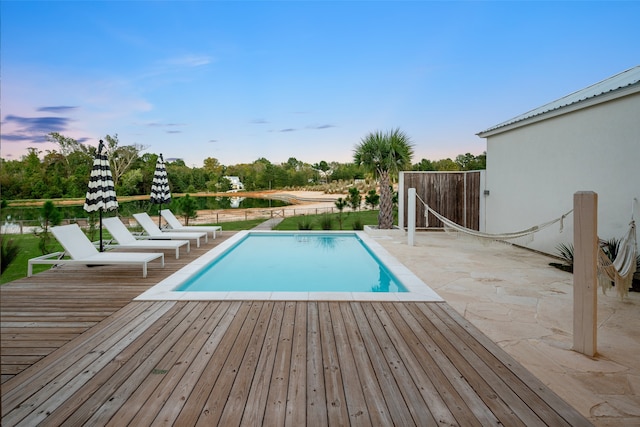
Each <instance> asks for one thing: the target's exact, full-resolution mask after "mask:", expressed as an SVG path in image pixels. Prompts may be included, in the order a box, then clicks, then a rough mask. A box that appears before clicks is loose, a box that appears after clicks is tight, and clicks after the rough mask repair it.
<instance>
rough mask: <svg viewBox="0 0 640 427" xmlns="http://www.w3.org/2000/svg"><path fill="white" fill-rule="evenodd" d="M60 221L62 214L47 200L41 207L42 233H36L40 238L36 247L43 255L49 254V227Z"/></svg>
mask: <svg viewBox="0 0 640 427" xmlns="http://www.w3.org/2000/svg"><path fill="white" fill-rule="evenodd" d="M61 220H62V214H61V213H60V210H59V209H58V208H57V207H56V206H55V205H54V204H53V202H52V201H51V200H47V201H46V202H44V204H43V205H42V224H41V226H42V231H41V232H40V233H36V235H37V236H38V237H39V238H40V241H39V242H38V247H39V248H40V251H42V254H43V255H46V254H48V253H49V241H50V240H51V236H50V235H49V227H50V226H54V225H58V224H60V221H61Z"/></svg>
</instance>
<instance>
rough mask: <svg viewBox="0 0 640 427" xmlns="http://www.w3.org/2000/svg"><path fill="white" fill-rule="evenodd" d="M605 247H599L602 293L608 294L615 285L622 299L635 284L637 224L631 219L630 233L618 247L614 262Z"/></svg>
mask: <svg viewBox="0 0 640 427" xmlns="http://www.w3.org/2000/svg"><path fill="white" fill-rule="evenodd" d="M603 246H604V245H602V244H600V245H599V247H598V282H599V284H600V288H602V292H603V293H606V291H608V290H609V289H611V287H612V286H613V285H615V287H616V291H617V292H618V295H619V296H620V298H624V297H625V296H627V294H628V293H629V288H631V285H632V283H633V274H634V273H635V272H636V268H637V263H638V260H637V259H638V245H637V242H636V223H635V221H634V220H633V218H631V223H630V224H629V231H628V232H627V234H626V235H625V236H624V237H623V238H622V239H621V240H620V242H619V243H618V245H617V249H618V250H617V254H616V257H615V259H614V260H613V261H612V260H611V258H610V257H609V255H607V253H606V252H605V251H604V248H603Z"/></svg>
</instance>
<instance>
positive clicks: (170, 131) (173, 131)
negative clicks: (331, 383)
mask: <svg viewBox="0 0 640 427" xmlns="http://www.w3.org/2000/svg"><path fill="white" fill-rule="evenodd" d="M167 133H182V131H181V130H168V131H167Z"/></svg>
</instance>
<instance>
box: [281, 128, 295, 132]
mask: <svg viewBox="0 0 640 427" xmlns="http://www.w3.org/2000/svg"><path fill="white" fill-rule="evenodd" d="M296 130H297V129H293V128H286V129H280V130H279V131H278V132H295V131H296Z"/></svg>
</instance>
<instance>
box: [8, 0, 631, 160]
mask: <svg viewBox="0 0 640 427" xmlns="http://www.w3.org/2000/svg"><path fill="white" fill-rule="evenodd" d="M0 8H1V10H0V11H1V20H2V21H1V42H0V43H1V51H0V72H1V81H0V85H1V88H0V89H1V96H2V97H1V112H0V114H1V120H2V129H1V141H0V142H1V149H0V150H1V151H0V155H1V156H2V157H3V158H5V159H19V158H20V156H22V155H24V154H25V153H26V150H27V147H35V148H37V149H39V150H41V151H43V152H46V150H50V149H54V148H55V146H54V145H51V144H49V143H46V142H44V135H46V134H47V133H49V132H54V131H55V132H59V133H61V134H63V135H65V136H69V137H73V138H75V139H77V140H78V141H80V142H83V143H87V144H92V145H96V146H97V144H98V140H99V139H100V138H103V137H104V136H105V135H106V134H109V135H115V134H117V135H118V137H119V141H120V143H121V144H122V145H129V144H134V143H135V144H140V145H142V146H144V147H146V150H145V152H149V153H163V154H164V157H165V159H173V158H182V159H184V160H185V162H186V163H187V165H189V166H197V167H201V166H202V161H203V160H204V159H205V158H207V157H215V158H217V159H218V160H219V161H220V162H221V163H222V164H225V165H232V164H236V163H250V162H253V161H254V160H256V159H258V158H260V157H265V158H267V159H268V160H270V161H272V162H273V163H280V162H285V161H286V160H287V159H288V158H289V157H295V158H297V159H298V160H302V161H304V162H308V163H316V162H319V161H321V160H326V161H329V162H330V161H339V162H348V161H351V160H352V157H353V149H354V146H355V145H356V144H357V143H358V142H359V141H360V139H361V138H362V137H364V136H365V135H366V134H367V133H368V132H371V131H375V130H387V129H392V128H396V127H399V128H400V129H402V130H403V131H405V132H406V133H407V134H408V135H409V136H410V137H411V139H412V141H413V143H414V144H415V156H414V162H418V161H419V160H420V159H422V158H427V159H430V160H438V159H442V158H446V157H451V158H455V156H456V155H458V154H464V153H467V152H470V153H472V154H480V153H482V152H483V151H485V149H486V146H485V140H484V139H481V138H479V137H478V136H476V133H478V132H480V131H482V130H485V129H487V128H489V127H491V126H493V125H495V124H498V123H501V122H503V121H505V120H507V119H510V118H512V117H514V116H517V115H519V114H522V113H524V112H526V111H529V110H531V109H533V108H536V107H538V106H540V105H542V104H545V103H547V102H550V101H553V100H555V99H557V98H560V97H562V96H564V95H566V94H568V93H570V92H573V91H576V90H579V89H582V88H584V87H586V86H588V85H591V84H593V83H596V82H598V81H600V80H603V79H605V78H607V77H610V76H612V75H614V74H617V73H619V72H621V71H624V70H626V69H628V68H631V67H633V66H635V65H638V63H640V43H638V40H640V25H638V17H640V2H635V1H627V2H615V1H602V2H597V1H591V2H580V1H571V2H551V1H548V2H508V1H500V2H483V1H469V2H458V1H448V2H433V1H388V2H387V1H282V2H272V1H255V2H250V1H233V2H231V1H180V2H178V1H165V2H154V1H136V2H130V1H108V2H98V1H46V2H45V1H43V2H30V1H2V2H1V3H0Z"/></svg>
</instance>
